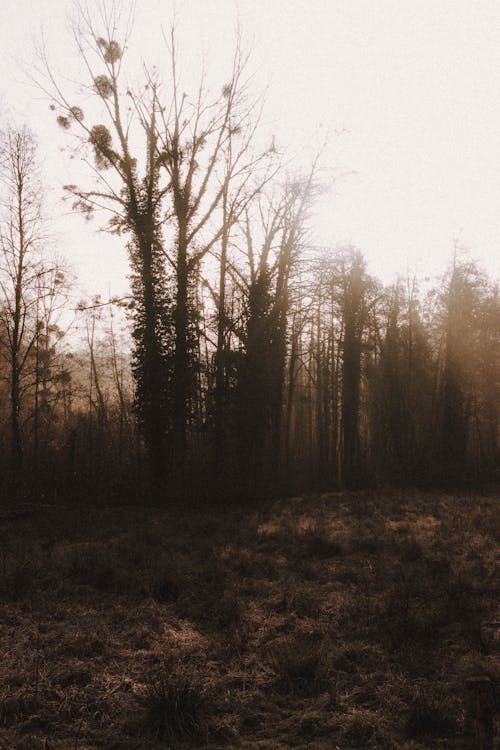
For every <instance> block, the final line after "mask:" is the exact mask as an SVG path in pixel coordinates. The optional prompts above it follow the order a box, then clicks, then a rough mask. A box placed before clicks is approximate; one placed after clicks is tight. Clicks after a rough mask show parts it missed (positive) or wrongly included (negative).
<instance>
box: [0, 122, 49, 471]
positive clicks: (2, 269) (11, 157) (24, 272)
mask: <svg viewBox="0 0 500 750" xmlns="http://www.w3.org/2000/svg"><path fill="white" fill-rule="evenodd" d="M0 165H1V166H0V191H1V202H2V214H1V217H0V292H1V298H2V299H1V305H0V311H1V315H2V323H3V326H2V329H3V332H4V335H5V336H6V339H7V342H6V344H7V345H6V346H5V347H3V348H2V352H3V355H4V357H5V359H6V361H7V367H8V373H9V383H10V425H11V435H12V450H13V458H14V463H15V466H16V468H17V469H18V470H20V469H22V466H23V461H24V439H23V431H22V417H21V411H22V399H23V392H24V390H25V388H24V383H23V381H24V378H25V375H26V373H27V369H28V366H29V364H30V354H31V353H32V350H33V348H34V346H35V343H36V341H37V334H38V323H37V317H36V310H37V304H38V302H39V295H40V294H44V293H45V291H44V285H43V284H42V283H41V280H42V277H43V276H44V275H47V274H48V273H49V269H48V268H47V267H46V266H45V265H44V264H43V262H42V256H41V254H40V250H41V245H42V242H43V239H44V227H43V219H42V199H41V184H40V178H39V170H38V167H37V158H36V144H35V140H34V137H33V135H32V134H31V133H30V131H29V130H28V129H27V128H21V129H15V128H13V127H11V128H8V129H7V130H6V131H5V132H4V133H3V134H2V136H1V142H0Z"/></svg>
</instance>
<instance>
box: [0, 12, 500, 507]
mask: <svg viewBox="0 0 500 750" xmlns="http://www.w3.org/2000/svg"><path fill="white" fill-rule="evenodd" d="M110 23H111V21H110ZM115 25H116V24H115ZM112 32H113V27H108V28H107V29H105V30H104V31H103V33H104V36H100V35H99V33H100V32H99V31H98V30H96V29H94V27H93V26H92V23H91V20H90V18H88V17H85V16H82V17H81V18H80V27H79V29H78V30H77V32H75V33H76V34H77V43H78V45H79V54H80V56H81V58H82V61H83V62H84V63H85V70H86V71H87V73H88V80H85V81H82V86H85V87H86V89H85V91H86V92H88V91H89V90H90V91H91V92H92V94H93V96H92V98H91V99H90V103H89V107H90V110H91V111H90V114H89V115H87V116H86V113H85V112H84V110H83V109H82V108H81V107H80V106H79V103H78V101H79V100H78V99H76V100H73V99H68V98H67V97H68V96H69V94H66V93H65V92H64V91H63V90H62V89H61V88H60V86H61V85H62V84H60V82H58V81H57V80H55V79H54V77H53V74H52V72H51V69H50V66H49V62H48V60H47V59H46V58H45V57H42V68H41V72H40V84H39V85H40V87H42V91H43V92H45V91H47V96H48V97H49V96H50V99H49V101H50V110H49V114H50V115H51V116H52V119H53V120H54V131H55V132H56V124H57V126H59V129H60V130H61V131H62V132H61V134H60V136H61V138H64V137H67V138H68V139H69V138H71V139H72V140H71V149H72V151H71V154H72V156H71V158H73V156H74V152H76V154H77V155H78V156H80V157H81V159H82V161H83V162H84V164H85V166H86V169H85V170H82V169H81V168H79V169H78V170H77V168H76V167H75V175H76V176H78V177H79V178H80V179H81V184H78V185H77V184H69V185H66V186H65V191H66V194H67V198H68V199H69V200H70V204H71V205H72V207H73V209H74V210H78V211H80V212H82V213H83V214H84V215H85V217H86V218H87V219H90V218H91V217H92V216H93V215H94V214H97V216H96V218H95V222H96V223H97V222H100V227H102V226H103V225H105V227H106V228H107V230H108V231H109V232H112V233H114V234H116V235H118V237H120V238H121V242H122V243H123V252H124V253H127V254H128V258H129V272H130V275H129V278H130V294H129V295H128V296H126V297H123V298H121V299H112V298H111V299H109V300H103V299H102V298H93V300H91V301H89V302H82V303H81V304H80V305H79V306H77V309H76V310H73V313H74V314H76V315H77V316H78V318H79V323H80V328H83V330H84V331H85V334H84V336H82V337H80V339H78V340H77V339H76V337H75V336H72V335H71V324H68V320H69V316H68V314H66V315H64V308H65V305H66V307H68V305H69V303H68V298H67V294H68V281H67V279H66V276H65V272H64V261H61V259H60V258H59V259H58V258H57V256H56V254H55V253H54V252H52V249H51V247H50V242H49V241H48V240H47V231H46V230H47V228H46V226H45V225H44V219H43V202H44V198H43V175H42V174H41V170H40V168H39V167H38V166H37V146H36V136H35V134H34V133H31V132H30V131H29V130H28V129H27V128H26V127H23V126H22V125H21V126H14V125H8V126H6V128H5V129H4V131H3V135H2V144H1V149H2V175H1V186H2V202H3V211H2V220H1V248H0V252H1V264H0V273H1V299H0V303H1V308H0V309H1V323H0V324H1V336H0V347H1V361H2V375H3V377H2V380H1V388H2V399H1V403H2V414H1V417H2V419H1V425H0V430H1V433H0V434H1V441H2V463H3V466H2V476H3V478H4V479H3V481H4V482H7V486H8V484H9V483H10V482H14V483H15V482H16V481H18V480H19V478H20V477H21V475H22V477H23V480H22V481H23V482H24V483H26V486H27V487H30V488H31V489H29V491H34V492H36V491H37V490H36V489H35V486H36V485H38V486H39V487H40V488H42V489H43V491H44V492H48V493H49V494H50V493H51V492H54V491H57V490H58V485H62V486H61V487H59V489H60V490H61V491H66V490H67V489H68V488H70V487H75V486H76V487H80V488H81V487H83V486H87V487H92V488H93V489H94V491H100V489H101V488H102V492H103V493H104V494H105V495H106V494H109V493H113V491H114V489H116V491H118V492H122V491H123V489H124V487H125V486H127V487H130V486H134V491H136V490H137V488H138V487H139V486H140V485H141V484H144V483H146V485H147V486H148V487H149V490H150V489H151V488H153V489H154V491H155V492H158V493H159V495H160V496H163V497H164V500H165V502H167V503H168V496H169V495H178V494H179V493H182V492H184V491H186V492H187V493H188V494H189V493H191V491H193V492H199V491H200V490H201V488H204V491H210V492H212V491H213V492H214V493H216V494H220V493H222V494H223V495H227V494H234V490H235V488H237V494H238V496H240V497H242V496H248V498H251V497H253V496H256V497H259V496H266V495H269V494H272V493H273V492H282V491H284V492H288V493H290V492H294V491H302V490H306V489H314V490H317V489H333V488H339V487H350V488H354V487H363V486H374V485H377V484H380V483H384V482H394V483H396V484H399V483H406V484H409V485H412V486H426V487H428V486H443V485H448V486H453V485H454V486H460V485H462V484H464V483H465V484H467V483H477V482H479V483H480V484H481V485H484V484H485V483H488V482H493V481H495V480H496V479H498V466H499V439H498V436H499V412H498V404H499V401H500V399H499V396H500V393H499V388H500V377H499V367H500V339H499V330H500V307H499V304H500V303H499V296H498V283H497V280H496V279H489V278H488V277H487V276H486V275H485V274H484V273H483V272H482V271H481V269H480V268H478V266H477V264H474V263H473V262H472V261H471V260H468V259H467V258H466V257H465V256H464V255H463V253H460V249H459V248H456V252H455V255H454V257H452V258H451V259H450V264H449V268H448V270H447V271H446V273H444V275H443V276H442V278H441V279H440V280H439V281H438V282H436V283H433V284H430V283H429V281H427V282H426V281H424V282H423V283H422V282H421V281H419V279H417V278H415V277H412V276H409V275H408V277H407V278H400V279H399V281H397V282H396V283H394V284H392V285H390V286H387V285H384V284H382V283H381V282H380V281H378V280H377V279H376V278H374V277H372V276H371V275H369V274H368V272H367V270H366V266H365V262H364V260H363V253H362V249H358V248H356V247H351V246H340V247H339V246H332V247H318V246H315V245H314V244H312V242H311V236H312V233H313V231H312V230H313V227H312V223H313V214H314V202H315V199H316V198H317V197H318V195H319V194H320V193H321V191H322V190H324V189H325V186H324V185H323V184H322V183H321V179H320V164H319V162H320V160H321V153H318V155H317V157H316V158H315V159H314V160H313V162H312V164H311V166H310V169H309V171H308V172H306V173H296V172H294V169H293V164H292V165H290V163H289V161H288V160H287V159H286V158H285V156H284V155H283V154H280V153H279V152H278V150H277V148H276V146H275V144H274V140H273V141H272V142H271V144H270V145H268V146H267V147H264V148H262V146H261V142H262V138H260V136H259V115H258V107H259V100H258V99H256V98H255V97H253V96H252V93H251V91H250V90H249V85H248V81H247V77H248V75H249V74H248V59H247V58H245V55H244V53H243V52H242V49H241V47H240V45H239V44H237V45H236V47H235V52H234V58H233V64H232V69H231V70H230V71H229V76H228V82H227V83H225V84H224V86H223V87H222V89H221V92H220V95H217V96H216V97H215V98H210V94H209V93H207V92H205V91H204V89H203V84H200V88H199V90H198V91H195V92H194V96H193V97H192V98H189V97H188V95H187V94H185V93H182V95H181V94H180V88H179V85H180V84H179V82H178V80H177V78H176V76H177V73H176V55H177V51H176V49H175V38H174V36H172V38H171V40H170V51H171V60H170V71H169V75H170V76H171V80H172V82H173V83H172V90H169V91H168V92H167V91H166V90H165V87H164V86H163V85H162V82H161V80H160V78H159V75H158V73H156V72H149V71H147V72H146V73H145V74H144V76H145V80H144V82H143V83H142V86H141V87H140V88H139V90H138V91H137V92H135V91H132V90H131V89H130V88H127V87H126V85H125V83H123V82H122V78H124V74H123V69H122V68H123V66H122V64H123V65H125V63H126V54H125V52H124V51H123V50H125V47H126V44H127V40H126V39H120V40H118V39H114V38H112ZM173 33H174V32H172V34H173ZM87 98H88V94H87ZM64 156H65V155H64V154H63V155H62V158H64ZM44 483H45V484H46V486H44ZM149 490H148V491H149ZM27 491H28V490H27Z"/></svg>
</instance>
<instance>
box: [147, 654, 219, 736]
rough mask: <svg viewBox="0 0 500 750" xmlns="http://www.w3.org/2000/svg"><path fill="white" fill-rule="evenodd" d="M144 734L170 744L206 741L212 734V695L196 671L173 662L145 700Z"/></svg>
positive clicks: (150, 687) (156, 679)
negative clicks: (209, 716) (209, 703)
mask: <svg viewBox="0 0 500 750" xmlns="http://www.w3.org/2000/svg"><path fill="white" fill-rule="evenodd" d="M141 703H142V708H143V728H144V734H145V735H149V736H153V737H154V739H156V740H165V741H167V742H176V741H189V740H202V739H203V738H206V736H207V731H208V723H207V716H208V693H207V690H206V688H205V687H204V686H203V685H202V684H201V682H200V680H199V677H198V675H197V674H196V673H195V672H194V670H193V669H192V668H190V667H189V666H188V665H186V664H185V663H182V662H177V663H174V662H172V661H170V662H169V663H168V664H166V665H165V666H164V668H163V669H162V671H161V672H159V673H158V674H156V675H155V676H154V677H152V678H151V680H150V681H149V682H148V683H147V685H146V687H145V689H144V692H143V694H142V697H141Z"/></svg>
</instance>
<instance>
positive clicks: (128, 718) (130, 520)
mask: <svg viewBox="0 0 500 750" xmlns="http://www.w3.org/2000/svg"><path fill="white" fill-rule="evenodd" d="M0 528H1V532H0V534H1V538H0V549H1V552H0V642H1V644H2V658H1V661H0V748H5V749H7V748H9V750H10V749H11V748H15V750H38V749H39V748H40V749H41V748H45V750H50V749H51V748H53V749H54V750H56V749H57V750H91V749H92V750H94V749H95V748H102V749H103V750H104V749H106V750H113V749H114V750H132V749H137V750H139V749H144V750H146V749H147V748H151V749H153V748H154V749H155V750H156V749H158V750H159V748H204V747H212V748H242V749H247V750H257V748H259V749H261V750H264V749H266V750H281V749H282V748H304V750H305V749H306V748H308V749H309V750H320V749H321V750H323V749H324V750H326V749H327V748H328V749H329V750H332V749H335V748H341V750H350V749H351V748H352V749H354V748H380V749H381V750H391V748H393V749H394V750H395V749H396V748H399V749H401V750H418V749H422V748H461V747H465V744H464V681H465V679H466V678H467V677H469V676H471V675H473V674H477V673H480V674H487V675H490V676H491V677H492V678H493V679H494V680H496V681H498V679H499V676H500V668H499V664H498V661H497V656H498V651H496V644H495V638H494V635H495V634H492V633H491V632H490V631H489V630H488V627H487V626H485V623H488V622H495V621H498V619H499V617H498V612H496V611H495V606H496V603H497V602H498V594H499V593H500V584H499V578H498V577H497V576H496V573H498V570H496V568H495V566H496V565H497V563H498V549H499V547H498V543H499V539H500V529H499V523H498V497H495V496H493V495H490V496H487V497H475V496H472V495H470V494H469V495H463V496H458V495H454V496H452V495H445V494H437V493H436V494H432V493H429V494H424V493H417V492H415V493H414V492H395V491H391V492H380V493H373V492H365V493H361V492H360V493H338V494H329V495H322V496H314V497H305V498H294V499H290V500H286V501H280V502H277V503H275V504H274V505H273V506H272V508H270V509H268V510H265V511H263V510H260V511H258V512H257V511H256V512H249V511H245V512H244V511H239V512H236V511H231V512H226V513H222V512H210V513H208V512H207V513H201V512H184V513H179V512H173V511H172V512H166V511H165V512H164V511H159V510H158V509H149V510H144V509H142V510H138V509H133V508H130V507H129V508H122V509H118V508H109V509H106V508H101V509H97V508H88V509H82V508H80V507H78V508H70V507H65V508H61V507H40V508H34V507H31V508H28V509H26V512H25V513H24V514H20V513H18V512H14V510H13V509H12V508H10V509H9V508H4V509H3V510H2V524H1V527H0Z"/></svg>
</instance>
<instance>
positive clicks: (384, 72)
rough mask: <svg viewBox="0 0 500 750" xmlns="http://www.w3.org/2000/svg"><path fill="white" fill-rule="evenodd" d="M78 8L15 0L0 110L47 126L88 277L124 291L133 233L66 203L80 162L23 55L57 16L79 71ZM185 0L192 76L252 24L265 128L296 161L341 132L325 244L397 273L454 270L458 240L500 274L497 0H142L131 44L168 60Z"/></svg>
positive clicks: (321, 213)
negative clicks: (74, 21)
mask: <svg viewBox="0 0 500 750" xmlns="http://www.w3.org/2000/svg"><path fill="white" fill-rule="evenodd" d="M90 2H91V0H89V3H90ZM71 9H72V2H70V1H69V0H43V2H39V1H37V2H34V1H30V0H1V3H0V46H1V49H2V51H3V52H2V76H1V78H0V122H1V121H2V120H3V121H5V120H6V119H8V118H9V117H10V118H13V119H15V120H16V122H18V123H21V122H27V123H28V124H29V125H30V126H31V127H32V128H33V129H34V130H35V132H36V133H37V136H38V139H39V144H40V154H41V158H42V161H43V171H44V180H45V184H46V185H47V187H48V206H49V209H48V211H49V213H50V215H51V216H53V217H56V218H53V220H52V228H53V234H54V237H55V238H56V240H57V245H58V248H59V250H60V253H61V254H62V255H64V256H66V257H67V258H68V260H69V262H70V264H71V266H72V268H73V269H74V272H75V274H76V275H77V276H78V278H79V279H80V282H79V284H80V286H81V288H82V289H83V290H85V291H87V292H88V293H93V292H99V293H101V294H103V295H105V296H106V295H107V294H108V291H110V292H111V294H121V293H122V291H123V290H124V289H125V288H126V281H125V277H126V273H127V259H126V252H125V250H124V246H123V239H119V238H114V237H113V238H110V237H107V236H105V235H104V234H103V233H102V232H98V231H97V230H98V229H99V226H100V223H99V220H96V221H94V222H91V223H85V222H84V221H83V219H82V218H81V217H79V216H72V215H70V212H69V207H68V205H67V204H65V205H64V206H61V204H60V199H61V194H62V185H63V184H65V183H68V182H76V181H77V180H76V179H75V172H76V173H78V169H79V168H80V167H79V166H78V165H77V164H76V163H75V162H74V160H73V161H72V160H70V159H69V158H68V155H67V153H64V152H62V151H61V145H62V142H63V140H64V139H63V137H62V134H61V132H60V131H59V130H58V128H57V126H56V125H55V122H54V116H53V113H52V112H50V110H49V106H48V105H49V103H48V101H47V99H46V98H44V96H43V95H42V94H41V92H40V91H38V90H37V89H35V88H33V86H31V85H30V84H29V82H28V81H27V80H26V76H25V74H24V73H23V70H22V69H23V68H24V69H28V70H29V69H30V67H31V66H32V65H33V64H34V61H35V53H34V46H35V45H34V41H35V40H36V39H37V38H40V35H41V31H42V29H43V32H44V35H45V38H46V40H47V48H48V50H49V54H50V57H51V59H52V60H53V61H54V65H55V67H56V68H57V69H58V70H59V71H60V73H61V74H62V75H63V76H65V77H67V78H68V79H71V78H72V77H76V78H78V75H79V72H78V71H79V68H78V55H77V53H76V51H75V48H74V44H73V40H72V36H71V32H70V29H69V25H68V17H69V16H70V14H71ZM174 12H175V15H176V19H177V21H176V23H177V26H178V29H179V34H178V39H179V55H180V59H181V61H182V68H183V72H184V74H185V75H186V76H187V78H189V77H191V78H192V79H193V80H195V79H196V76H197V75H198V70H199V66H200V63H201V61H202V60H203V61H204V64H205V66H206V67H207V69H208V78H209V79H210V80H213V81H214V82H215V81H219V82H224V74H225V71H227V69H228V63H229V60H230V55H231V51H232V49H233V43H234V30H235V26H236V24H237V23H238V24H239V26H240V28H241V30H242V34H243V38H244V41H245V44H246V45H247V47H248V48H250V49H251V50H252V54H251V66H252V68H253V70H254V85H255V87H256V90H262V89H264V88H265V89H266V106H265V113H264V117H263V121H262V128H263V129H264V131H266V130H267V131H268V132H269V134H272V135H274V136H275V138H276V142H277V144H278V146H279V147H280V148H283V149H285V150H286V151H287V153H289V154H290V160H291V162H293V163H294V164H295V163H296V164H299V165H302V166H304V167H305V168H307V166H308V164H309V163H310V161H311V159H312V158H313V156H314V154H315V153H316V152H317V151H318V149H319V148H320V145H321V144H322V143H323V142H324V140H325V137H326V136H327V134H328V147H327V148H326V150H325V152H324V154H323V157H322V170H321V173H320V177H321V180H322V182H323V183H324V184H325V186H327V187H329V190H327V192H326V193H325V195H324V196H323V197H322V198H321V200H320V201H319V202H318V203H317V205H316V206H315V208H314V216H313V217H312V219H311V227H312V229H311V241H312V242H314V244H318V245H328V246H330V245H335V244H338V243H342V242H346V243H350V244H353V245H355V246H357V247H359V248H360V249H361V250H362V251H363V253H364V255H365V257H366V259H367V262H368V267H369V270H370V271H371V272H372V273H374V274H375V275H377V276H378V277H380V278H381V279H382V280H384V281H386V282H390V281H392V280H394V278H395V276H396V275H397V274H403V275H406V274H407V273H410V274H414V273H416V274H417V275H418V276H419V277H435V276H436V275H439V274H442V273H443V272H444V271H445V269H446V267H447V264H448V263H449V261H450V259H451V257H452V254H453V249H454V247H455V246H458V247H461V248H468V249H469V253H470V256H471V257H472V258H473V259H476V260H478V261H479V263H480V264H481V265H482V266H483V267H484V268H485V269H486V271H487V272H488V273H489V274H490V275H492V276H493V277H494V278H495V279H500V252H499V246H500V2H498V0H480V1H478V0H307V1H306V0H273V1H272V2H270V1H269V0H177V2H176V3H174V2H170V0H137V8H136V14H135V22H134V29H133V35H132V38H131V41H130V50H129V54H130V56H131V57H134V58H135V59H136V60H138V61H139V60H140V59H141V57H142V58H144V59H145V60H147V61H148V62H149V61H153V62H156V63H157V64H158V67H159V69H160V70H161V69H162V66H164V65H165V63H166V52H165V47H164V42H163V39H162V33H161V28H162V25H163V27H168V26H169V23H170V21H171V19H172V17H173V14H174ZM215 85H219V84H215ZM60 214H62V217H60V218H57V217H58V216H59V215H60ZM101 223H102V222H101Z"/></svg>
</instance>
